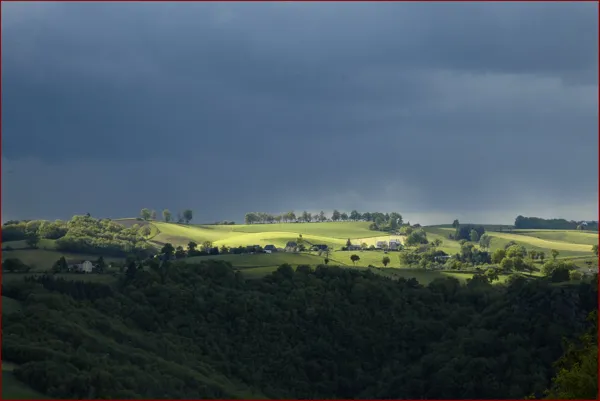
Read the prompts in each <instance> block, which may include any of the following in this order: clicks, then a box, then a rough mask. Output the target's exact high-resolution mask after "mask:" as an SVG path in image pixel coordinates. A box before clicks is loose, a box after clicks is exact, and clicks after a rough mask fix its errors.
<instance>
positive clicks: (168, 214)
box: [162, 209, 173, 223]
mask: <svg viewBox="0 0 600 401" xmlns="http://www.w3.org/2000/svg"><path fill="white" fill-rule="evenodd" d="M162 215H163V219H164V220H165V221H166V222H167V223H169V222H170V221H171V218H172V217H173V216H172V214H171V212H170V211H169V209H165V210H163V211H162Z"/></svg>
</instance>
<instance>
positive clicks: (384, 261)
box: [381, 256, 390, 267]
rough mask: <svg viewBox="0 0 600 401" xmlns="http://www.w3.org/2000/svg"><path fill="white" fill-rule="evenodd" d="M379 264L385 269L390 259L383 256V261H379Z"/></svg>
mask: <svg viewBox="0 0 600 401" xmlns="http://www.w3.org/2000/svg"><path fill="white" fill-rule="evenodd" d="M381 263H382V264H383V267H387V265H388V264H389V263H390V258H389V257H388V256H384V257H383V259H381Z"/></svg>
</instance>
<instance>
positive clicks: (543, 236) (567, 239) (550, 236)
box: [425, 227, 598, 258]
mask: <svg viewBox="0 0 600 401" xmlns="http://www.w3.org/2000/svg"><path fill="white" fill-rule="evenodd" d="M425 231H427V237H428V238H430V239H435V238H440V239H441V240H442V241H443V242H444V244H443V245H442V247H441V249H442V250H444V251H445V252H447V253H450V254H452V253H456V252H458V251H460V245H459V244H458V242H457V241H453V240H450V239H448V234H451V233H453V232H454V229H453V228H451V227H425ZM486 234H488V235H489V236H491V237H492V241H491V243H490V247H491V250H492V251H494V250H496V249H498V248H504V246H505V245H506V244H507V243H508V242H510V241H514V242H516V243H517V244H519V245H523V246H524V247H525V248H527V249H528V250H536V251H543V252H545V253H546V256H549V255H550V250H551V249H556V250H558V251H559V252H560V255H559V258H591V257H593V256H594V254H593V253H592V245H594V244H597V243H598V233H592V232H581V231H575V230H515V231H514V232H512V233H505V232H493V231H492V232H486Z"/></svg>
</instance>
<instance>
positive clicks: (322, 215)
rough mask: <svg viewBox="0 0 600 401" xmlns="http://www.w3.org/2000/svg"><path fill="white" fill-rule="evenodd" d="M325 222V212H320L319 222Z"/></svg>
mask: <svg viewBox="0 0 600 401" xmlns="http://www.w3.org/2000/svg"><path fill="white" fill-rule="evenodd" d="M325 220H327V217H326V216H325V212H324V211H322V210H321V212H320V213H319V221H320V222H324V221H325Z"/></svg>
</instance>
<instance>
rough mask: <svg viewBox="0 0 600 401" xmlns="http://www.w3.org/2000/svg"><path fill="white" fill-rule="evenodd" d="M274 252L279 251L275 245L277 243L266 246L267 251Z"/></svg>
mask: <svg viewBox="0 0 600 401" xmlns="http://www.w3.org/2000/svg"><path fill="white" fill-rule="evenodd" d="M273 252H277V248H276V247H275V245H267V246H265V253H273Z"/></svg>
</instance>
